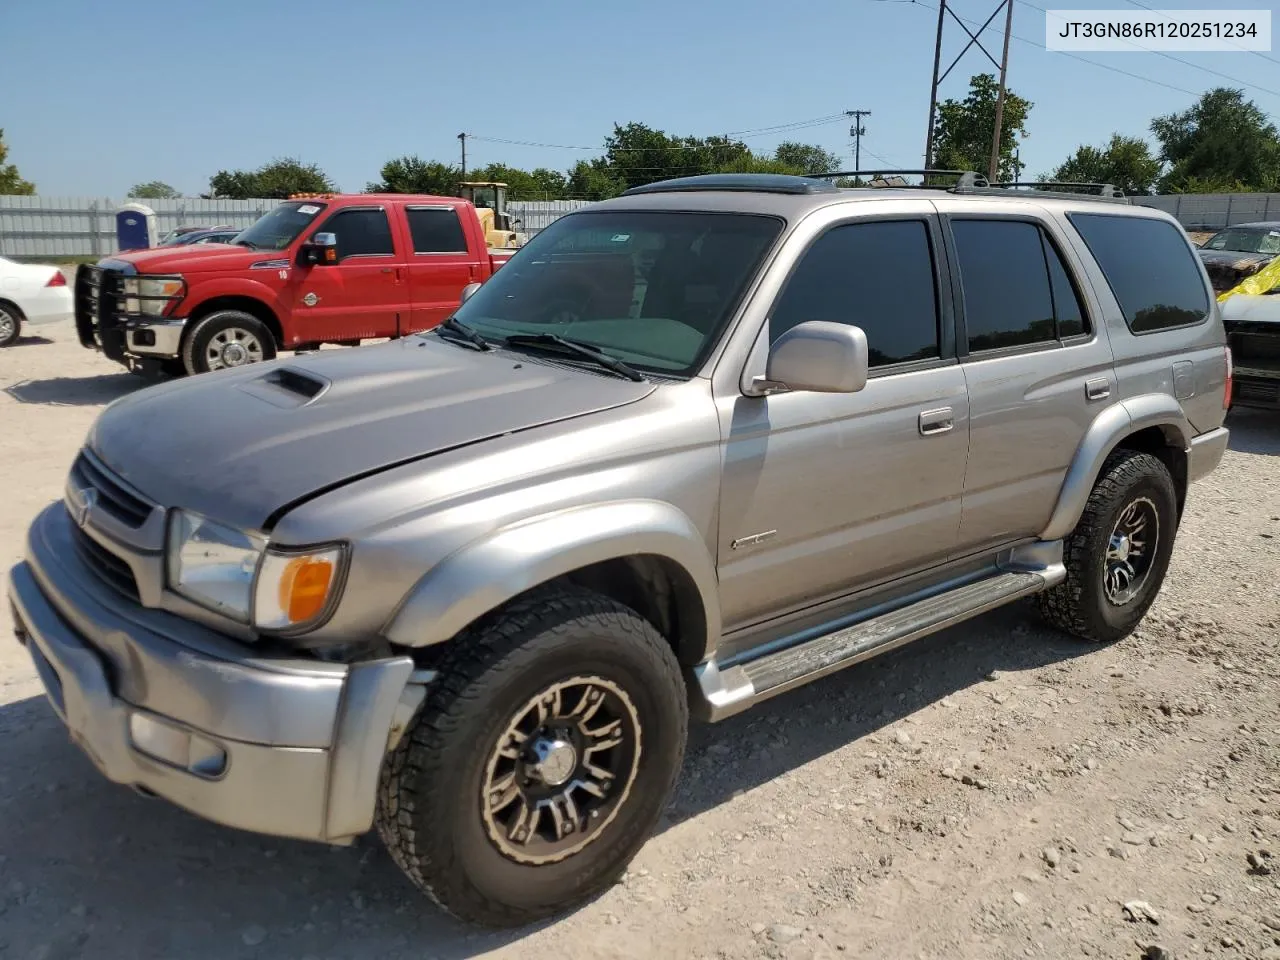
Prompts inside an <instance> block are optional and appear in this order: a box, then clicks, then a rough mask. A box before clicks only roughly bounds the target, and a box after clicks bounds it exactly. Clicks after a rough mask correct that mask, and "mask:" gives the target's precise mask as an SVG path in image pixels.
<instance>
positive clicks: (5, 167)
mask: <svg viewBox="0 0 1280 960" xmlns="http://www.w3.org/2000/svg"><path fill="white" fill-rule="evenodd" d="M8 157H9V148H8V147H7V146H5V142H4V128H2V127H0V196H19V197H30V196H34V195H35V192H36V185H35V184H34V183H32V182H31V181H30V180H23V179H22V177H20V176H19V175H18V168H17V167H16V166H14V165H13V164H12V163H5V160H6V159H8Z"/></svg>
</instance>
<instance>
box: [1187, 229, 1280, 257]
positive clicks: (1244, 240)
mask: <svg viewBox="0 0 1280 960" xmlns="http://www.w3.org/2000/svg"><path fill="white" fill-rule="evenodd" d="M1204 248H1205V249H1206V250H1230V251H1232V252H1233V253H1272V254H1276V253H1280V229H1276V230H1223V231H1222V232H1221V233H1215V234H1214V235H1213V236H1212V237H1211V238H1210V239H1209V242H1208V243H1206V244H1205V245H1204Z"/></svg>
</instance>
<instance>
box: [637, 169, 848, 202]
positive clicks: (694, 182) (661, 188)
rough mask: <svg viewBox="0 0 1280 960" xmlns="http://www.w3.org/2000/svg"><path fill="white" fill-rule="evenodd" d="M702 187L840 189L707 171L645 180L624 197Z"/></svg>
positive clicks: (802, 180) (780, 177)
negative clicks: (654, 180) (651, 181)
mask: <svg viewBox="0 0 1280 960" xmlns="http://www.w3.org/2000/svg"><path fill="white" fill-rule="evenodd" d="M702 190H730V191H735V192H749V193H786V194H796V195H798V194H806V193H835V192H836V191H837V190H838V188H837V187H836V185H835V184H832V183H823V182H821V181H817V180H813V179H811V178H809V177H793V176H790V175H788V174H784V173H704V174H700V175H698V176H695V177H676V178H674V179H672V180H658V181H656V182H654V183H645V184H642V185H640V186H638V187H632V188H631V189H630V190H624V191H623V193H622V196H624V197H631V196H635V195H636V194H641V193H690V192H696V191H702Z"/></svg>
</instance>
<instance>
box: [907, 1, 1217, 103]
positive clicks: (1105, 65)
mask: <svg viewBox="0 0 1280 960" xmlns="http://www.w3.org/2000/svg"><path fill="white" fill-rule="evenodd" d="M912 3H913V4H914V5H915V6H918V7H922V8H923V9H925V10H930V11H932V12H933V13H937V12H938V8H937V7H935V6H933V5H932V4H930V3H927V2H926V0H912ZM948 12H950V11H948ZM953 15H954V16H956V18H957V19H959V20H963V21H964V22H965V23H970V24H974V25H976V26H981V24H979V23H978V21H976V20H970V19H968V18H967V17H961V16H958V15H955V14H953ZM1012 36H1013V39H1014V40H1017V41H1018V42H1019V43H1025V44H1029V45H1030V46H1033V47H1035V48H1036V49H1037V50H1043V49H1044V48H1045V47H1044V44H1043V43H1040V42H1039V41H1038V40H1028V39H1027V38H1026V37H1020V36H1018V35H1017V34H1016V33H1015V34H1013V35H1012ZM1053 53H1054V55H1055V56H1059V57H1067V58H1069V59H1071V60H1079V61H1080V62H1081V63H1087V64H1089V65H1090V66H1093V67H1101V68H1102V69H1103V70H1110V71H1111V72H1112V73H1118V74H1120V75H1121V76H1124V77H1130V78H1132V79H1134V80H1141V81H1142V82H1144V83H1150V84H1154V85H1155V86H1157V87H1164V88H1165V89H1166V90H1173V91H1175V92H1177V93H1185V94H1186V95H1187V96H1189V97H1196V96H1199V94H1198V93H1196V92H1195V91H1194V90H1188V89H1186V88H1185V87H1179V86H1175V85H1174V84H1172V83H1165V82H1164V81H1163V80H1153V79H1151V77H1144V76H1142V75H1141V74H1139V73H1130V72H1129V71H1128V70H1121V69H1120V68H1119V67H1113V66H1112V65H1111V64H1109V63H1100V62H1099V61H1097V60H1090V59H1088V58H1087V57H1081V56H1078V55H1076V54H1074V53H1070V52H1068V51H1065V50H1055V51H1053Z"/></svg>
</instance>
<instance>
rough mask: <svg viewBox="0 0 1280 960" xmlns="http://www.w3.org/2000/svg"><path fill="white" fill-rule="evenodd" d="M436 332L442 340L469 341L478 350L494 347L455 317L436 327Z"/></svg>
mask: <svg viewBox="0 0 1280 960" xmlns="http://www.w3.org/2000/svg"><path fill="white" fill-rule="evenodd" d="M436 332H437V333H438V334H439V335H440V338H441V339H442V340H452V341H453V342H454V343H459V342H465V343H469V344H471V345H472V346H473V347H475V348H476V349H478V350H492V349H493V344H491V343H490V342H489V341H488V340H486V339H485V338H484V337H482V336H480V334H478V333H476V332H475V331H474V330H472V329H471V328H470V327H468V326H467V325H466V324H465V323H463V322H462V321H461V320H458V319H456V318H454V317H449V318H447V319H446V320H445V321H444V323H442V324H440V326H438V327H436Z"/></svg>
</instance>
